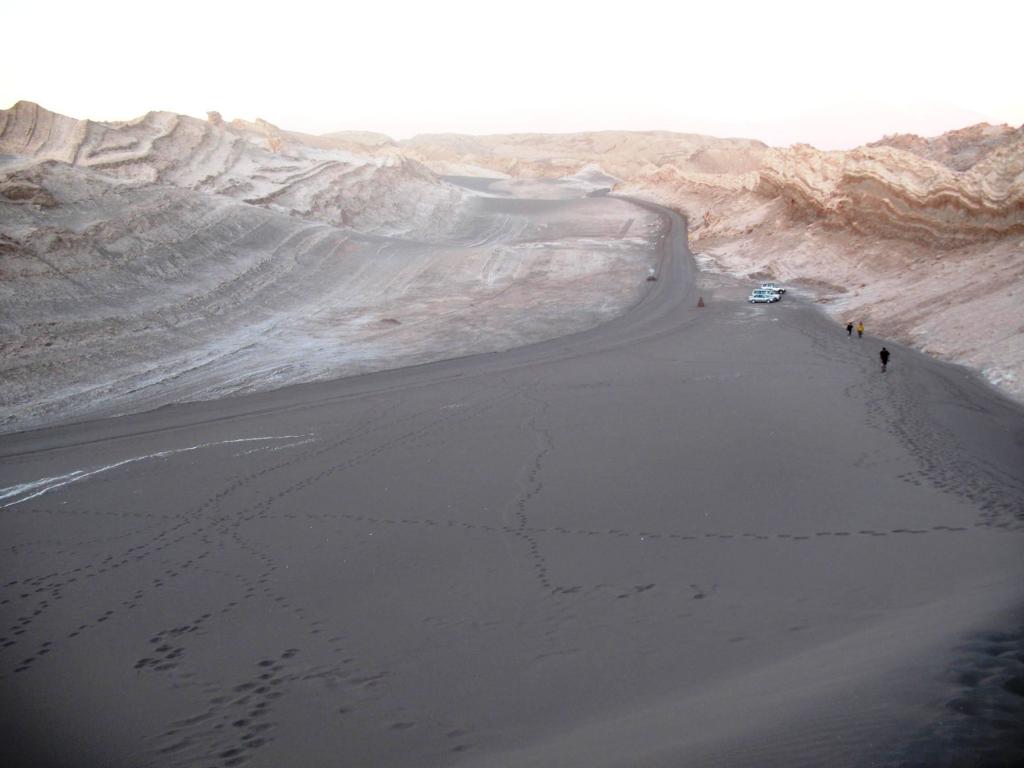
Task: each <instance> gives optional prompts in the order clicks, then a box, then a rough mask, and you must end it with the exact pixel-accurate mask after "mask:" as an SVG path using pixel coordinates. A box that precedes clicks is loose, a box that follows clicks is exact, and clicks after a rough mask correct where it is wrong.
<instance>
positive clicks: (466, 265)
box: [0, 102, 659, 432]
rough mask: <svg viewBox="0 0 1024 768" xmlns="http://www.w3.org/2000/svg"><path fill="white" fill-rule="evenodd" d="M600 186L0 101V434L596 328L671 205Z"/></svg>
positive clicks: (345, 141)
mask: <svg viewBox="0 0 1024 768" xmlns="http://www.w3.org/2000/svg"><path fill="white" fill-rule="evenodd" d="M588 184H591V186H592V179H591V180H589V181H588V180H587V179H581V180H578V181H577V182H574V183H571V184H570V183H567V184H565V185H554V187H553V188H554V192H555V193H556V194H557V195H558V196H561V197H563V198H566V197H573V196H574V197H576V198H577V199H579V200H580V202H579V204H578V205H576V206H575V207H574V206H573V204H572V202H571V201H568V202H566V204H564V205H557V206H550V207H551V208H552V209H553V210H552V211H551V212H550V213H547V214H545V215H543V216H542V215H541V214H540V213H531V212H532V211H533V210H534V209H532V208H530V206H527V207H526V208H525V209H521V208H517V207H516V205H515V203H514V201H513V202H512V203H508V204H505V205H504V206H503V204H502V197H501V196H500V195H497V196H495V195H491V194H489V193H485V192H475V191H472V190H470V189H468V188H466V187H464V186H456V185H453V184H451V183H448V182H446V181H444V180H442V179H440V178H438V177H437V176H436V175H435V174H434V173H433V172H431V171H430V170H429V169H428V168H427V167H426V166H424V165H423V164H421V163H420V162H418V161H416V160H415V159H412V158H409V157H405V156H403V155H401V154H400V153H398V152H397V151H396V150H395V148H394V147H393V146H391V145H389V144H387V143H378V142H377V141H376V140H375V139H373V137H365V136H352V135H344V136H333V137H313V136H307V135H304V134H299V133H294V132H289V131H285V130H282V129H279V128H278V127H276V126H274V125H271V124H270V123H267V122H265V121H262V120H257V121H254V122H247V121H239V120H235V121H232V122H226V121H225V120H224V119H223V118H222V117H221V116H220V115H218V114H216V113H210V115H209V118H208V119H207V120H205V121H204V120H197V119H194V118H190V117H185V116H182V115H176V114H172V113H168V112H151V113H149V114H147V115H144V116H142V117H140V118H138V119H136V120H130V121H126V122H105V123H104V122H95V121H89V120H76V119H73V118H70V117H65V116H62V115H58V114H55V113H53V112H49V111H47V110H45V109H43V108H41V107H39V106H37V105H35V104H31V103H28V102H20V103H18V104H16V105H15V106H14V107H13V108H11V109H9V110H6V111H0V432H4V431H12V430H19V429H28V428H33V427H37V426H45V425H48V424H53V423H58V422H61V421H66V420H69V419H74V418H83V417H87V416H104V415H111V414H116V413H123V412H131V411H136V410H143V409H149V408H155V407H158V406H162V405H166V404H168V403H174V402H181V401H183V400H196V399H211V398H217V397H222V396H227V395H231V394H234V393H241V392H248V391H254V390H265V389H269V388H273V387H277V386H282V385H285V384H290V383H295V382H301V381H312V380H317V379H323V378H327V377H335V376H343V375H351V374H354V373H362V372H366V371H372V370H380V369H382V368H389V367H395V366H401V365H409V364H416V363H423V362H428V361H431V360H436V359H440V358H444V357H449V356H452V355H462V354H470V353H473V352H479V351H492V350H498V349H504V348H507V347H510V346H515V345H518V344H522V343H527V342H529V341H537V340H541V339H544V338H549V337H551V336H552V335H559V334H561V333H567V332H571V331H573V330H580V329H582V328H584V327H589V326H590V325H593V324H595V323H597V322H600V321H601V320H602V319H606V318H607V317H610V316H613V315H614V314H615V313H616V312H618V311H620V310H621V308H622V307H623V306H626V305H627V304H628V303H630V302H632V301H634V300H635V297H636V295H637V292H638V291H639V290H640V288H641V287H642V285H643V275H644V274H646V270H647V268H648V266H649V265H650V263H651V261H652V259H653V258H654V256H653V255H652V254H653V249H652V247H651V245H650V241H651V239H653V238H654V237H656V235H657V231H658V227H659V222H658V219H657V218H656V217H654V216H653V215H648V214H641V215H638V214H637V212H636V210H635V208H634V207H633V206H629V205H626V204H624V203H622V202H620V201H616V200H613V199H610V198H607V199H604V200H585V199H583V198H584V195H585V193H586V189H588V188H589V187H588V186H587V185H588ZM581 286H585V290H581Z"/></svg>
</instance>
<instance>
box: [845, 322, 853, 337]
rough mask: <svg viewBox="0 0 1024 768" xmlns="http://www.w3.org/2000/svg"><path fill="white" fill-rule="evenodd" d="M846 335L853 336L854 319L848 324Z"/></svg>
mask: <svg viewBox="0 0 1024 768" xmlns="http://www.w3.org/2000/svg"><path fill="white" fill-rule="evenodd" d="M846 335H847V336H853V320H851V321H850V322H848V323H847V324H846Z"/></svg>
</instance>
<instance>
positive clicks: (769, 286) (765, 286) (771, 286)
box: [758, 283, 786, 296]
mask: <svg viewBox="0 0 1024 768" xmlns="http://www.w3.org/2000/svg"><path fill="white" fill-rule="evenodd" d="M758 290H761V291H772V292H773V293H777V294H778V295H779V296H781V295H782V294H784V293H785V292H786V289H785V288H783V287H782V286H781V285H776V284H775V283H761V287H760V288H759V289H758Z"/></svg>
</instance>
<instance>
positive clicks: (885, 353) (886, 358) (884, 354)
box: [878, 347, 889, 373]
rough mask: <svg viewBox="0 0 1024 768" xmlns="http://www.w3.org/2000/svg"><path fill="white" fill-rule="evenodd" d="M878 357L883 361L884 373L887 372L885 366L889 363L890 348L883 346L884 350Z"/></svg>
mask: <svg viewBox="0 0 1024 768" xmlns="http://www.w3.org/2000/svg"><path fill="white" fill-rule="evenodd" d="M878 358H879V359H880V360H881V361H882V373H885V366H887V365H888V364H889V350H888V349H886V348H885V347H882V351H881V352H879V353H878Z"/></svg>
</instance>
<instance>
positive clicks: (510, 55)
mask: <svg viewBox="0 0 1024 768" xmlns="http://www.w3.org/2000/svg"><path fill="white" fill-rule="evenodd" d="M980 6H981V7H980V8H979V7H978V6H977V5H975V6H974V9H975V11H976V12H975V13H972V15H971V17H970V18H966V19H964V18H959V17H958V16H956V15H954V14H952V13H947V12H946V11H945V10H944V8H945V7H946V6H944V5H943V4H938V5H936V4H934V3H933V4H930V5H928V4H915V3H911V4H903V5H900V6H894V5H893V4H891V3H881V2H877V1H876V0H869V1H868V2H865V3H863V4H861V5H860V6H858V8H857V12H856V13H840V12H838V11H837V10H836V9H830V8H827V7H824V8H823V7H822V6H820V5H819V4H814V3H807V2H782V3H780V4H776V5H773V6H772V7H771V8H765V7H762V6H759V5H752V4H747V3H742V2H731V3H723V4H720V5H719V6H716V7H715V8H713V9H708V8H700V9H688V10H686V11H683V10H679V9H671V10H665V9H663V8H662V7H661V6H660V5H658V4H654V3H649V2H644V1H643V0H641V2H638V3H634V4H631V6H630V8H629V12H628V13H623V12H621V11H620V12H615V11H613V10H610V9H608V8H603V7H595V6H593V4H583V3H564V4H558V5H553V4H542V3H537V2H525V3H522V4H520V5H518V6H516V8H515V9H514V11H510V10H505V9H498V10H497V11H495V12H494V13H493V14H492V16H491V17H489V18H488V19H485V18H483V16H482V15H481V13H480V10H479V7H478V6H477V5H475V4H472V3H468V2H464V0H452V1H450V2H444V1H442V2H438V3H434V4H431V5H430V6H429V7H428V6H422V5H420V4H409V5H402V6H400V7H399V8H394V7H389V8H387V9H382V8H364V7H358V6H353V7H347V8H344V9H341V10H328V11H326V12H324V11H321V10H320V9H319V8H318V7H316V6H314V5H312V4H309V3H307V2H305V0H296V2H293V3H291V4H289V5H288V6H287V8H284V9H282V8H280V7H279V6H266V5H259V4H255V5H254V4H244V5H240V4H231V3H228V4H222V5H217V6H210V5H209V4H203V3H197V2H194V1H193V0H183V2H181V3H179V4H178V5H177V6H175V8H176V13H175V14H173V15H170V16H168V15H165V14H162V13H161V12H160V10H161V9H162V8H163V6H156V5H153V4H149V5H147V4H138V3H131V4H129V3H125V2H122V0H98V1H97V2H94V3H92V4H89V5H88V6H87V7H86V6H81V5H78V4H63V3H58V4H57V9H56V10H55V9H54V7H53V6H47V7H46V8H45V9H44V8H40V7H28V6H22V7H18V8H14V9H9V10H5V11H4V16H5V17H6V18H7V21H8V25H7V26H8V29H14V30H19V34H17V35H11V37H12V39H11V40H10V41H5V42H6V43H7V45H8V48H9V56H10V57H11V58H12V59H13V60H15V61H25V62H31V63H32V65H31V66H21V67H18V68H17V69H16V70H15V69H14V68H7V69H6V71H5V72H4V73H3V74H0V104H7V105H11V104H13V103H15V102H16V101H18V100H21V99H24V100H28V101H33V102H36V103H38V104H40V105H41V106H43V107H46V108H47V109H51V110H53V111H55V112H60V113H62V114H67V115H70V116H73V117H78V118H90V119H95V120H127V119H131V118H134V117H137V116H139V115H141V114H144V113H145V112H148V111H151V110H166V111H172V112H179V113H182V114H187V115H192V116H195V117H199V118H204V117H205V115H206V113H207V112H208V111H218V112H220V113H221V114H222V115H223V116H224V117H225V118H226V119H228V120H230V119H234V118H242V119H245V120H255V119H256V118H257V117H259V118H263V119H265V120H268V121H269V122H271V123H274V124H275V125H279V126H280V127H282V128H285V129H288V130H293V131H300V132H304V133H312V134H324V133H332V132H336V131H346V130H358V131H372V132H378V133H384V134H386V135H388V136H390V137H392V138H394V139H398V140H401V139H407V138H410V137H412V136H414V135H417V134H423V133H460V134H470V135H483V134H495V133H574V132H582V131H601V130H643V131H653V130H666V131H675V132H684V133H702V134H708V135H714V136H720V137H735V138H749V139H758V140H761V141H764V142H765V143H767V144H770V145H774V146H785V145H789V144H793V143H809V144H813V145H814V146H817V147H820V148H822V149H846V148H850V147H853V146H858V145H860V144H864V143H867V142H870V141H875V140H877V139H880V138H881V137H882V136H884V135H887V134H893V133H917V134H920V135H924V136H934V135H938V134H941V133H943V132H945V131H948V130H953V129H957V128H963V127H966V126H968V125H972V124H975V123H978V122H989V123H996V124H998V123H1008V124H1010V125H1012V126H1015V127H1016V126H1019V125H1021V124H1022V123H1024V96H1021V95H1020V93H1019V90H1020V89H1019V88H1016V86H1015V84H1014V73H1015V71H1016V54H1015V51H1016V49H1017V47H1016V41H1015V37H1016V34H1017V32H1016V30H1018V29H1020V28H1021V26H1022V22H1024V10H1021V9H1020V8H1010V9H1005V8H1003V7H1002V6H1001V5H998V4H996V3H993V2H989V1H988V0H981V3H980ZM950 7H952V6H950ZM986 11H988V12H986ZM52 18H60V19H62V23H61V24H60V25H59V26H55V25H53V24H52V23H51V22H50V19H52ZM490 18H493V19H494V21H490V20H489V19H490ZM154 29H156V30H159V35H158V36H155V35H154V33H153V30H154Z"/></svg>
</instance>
